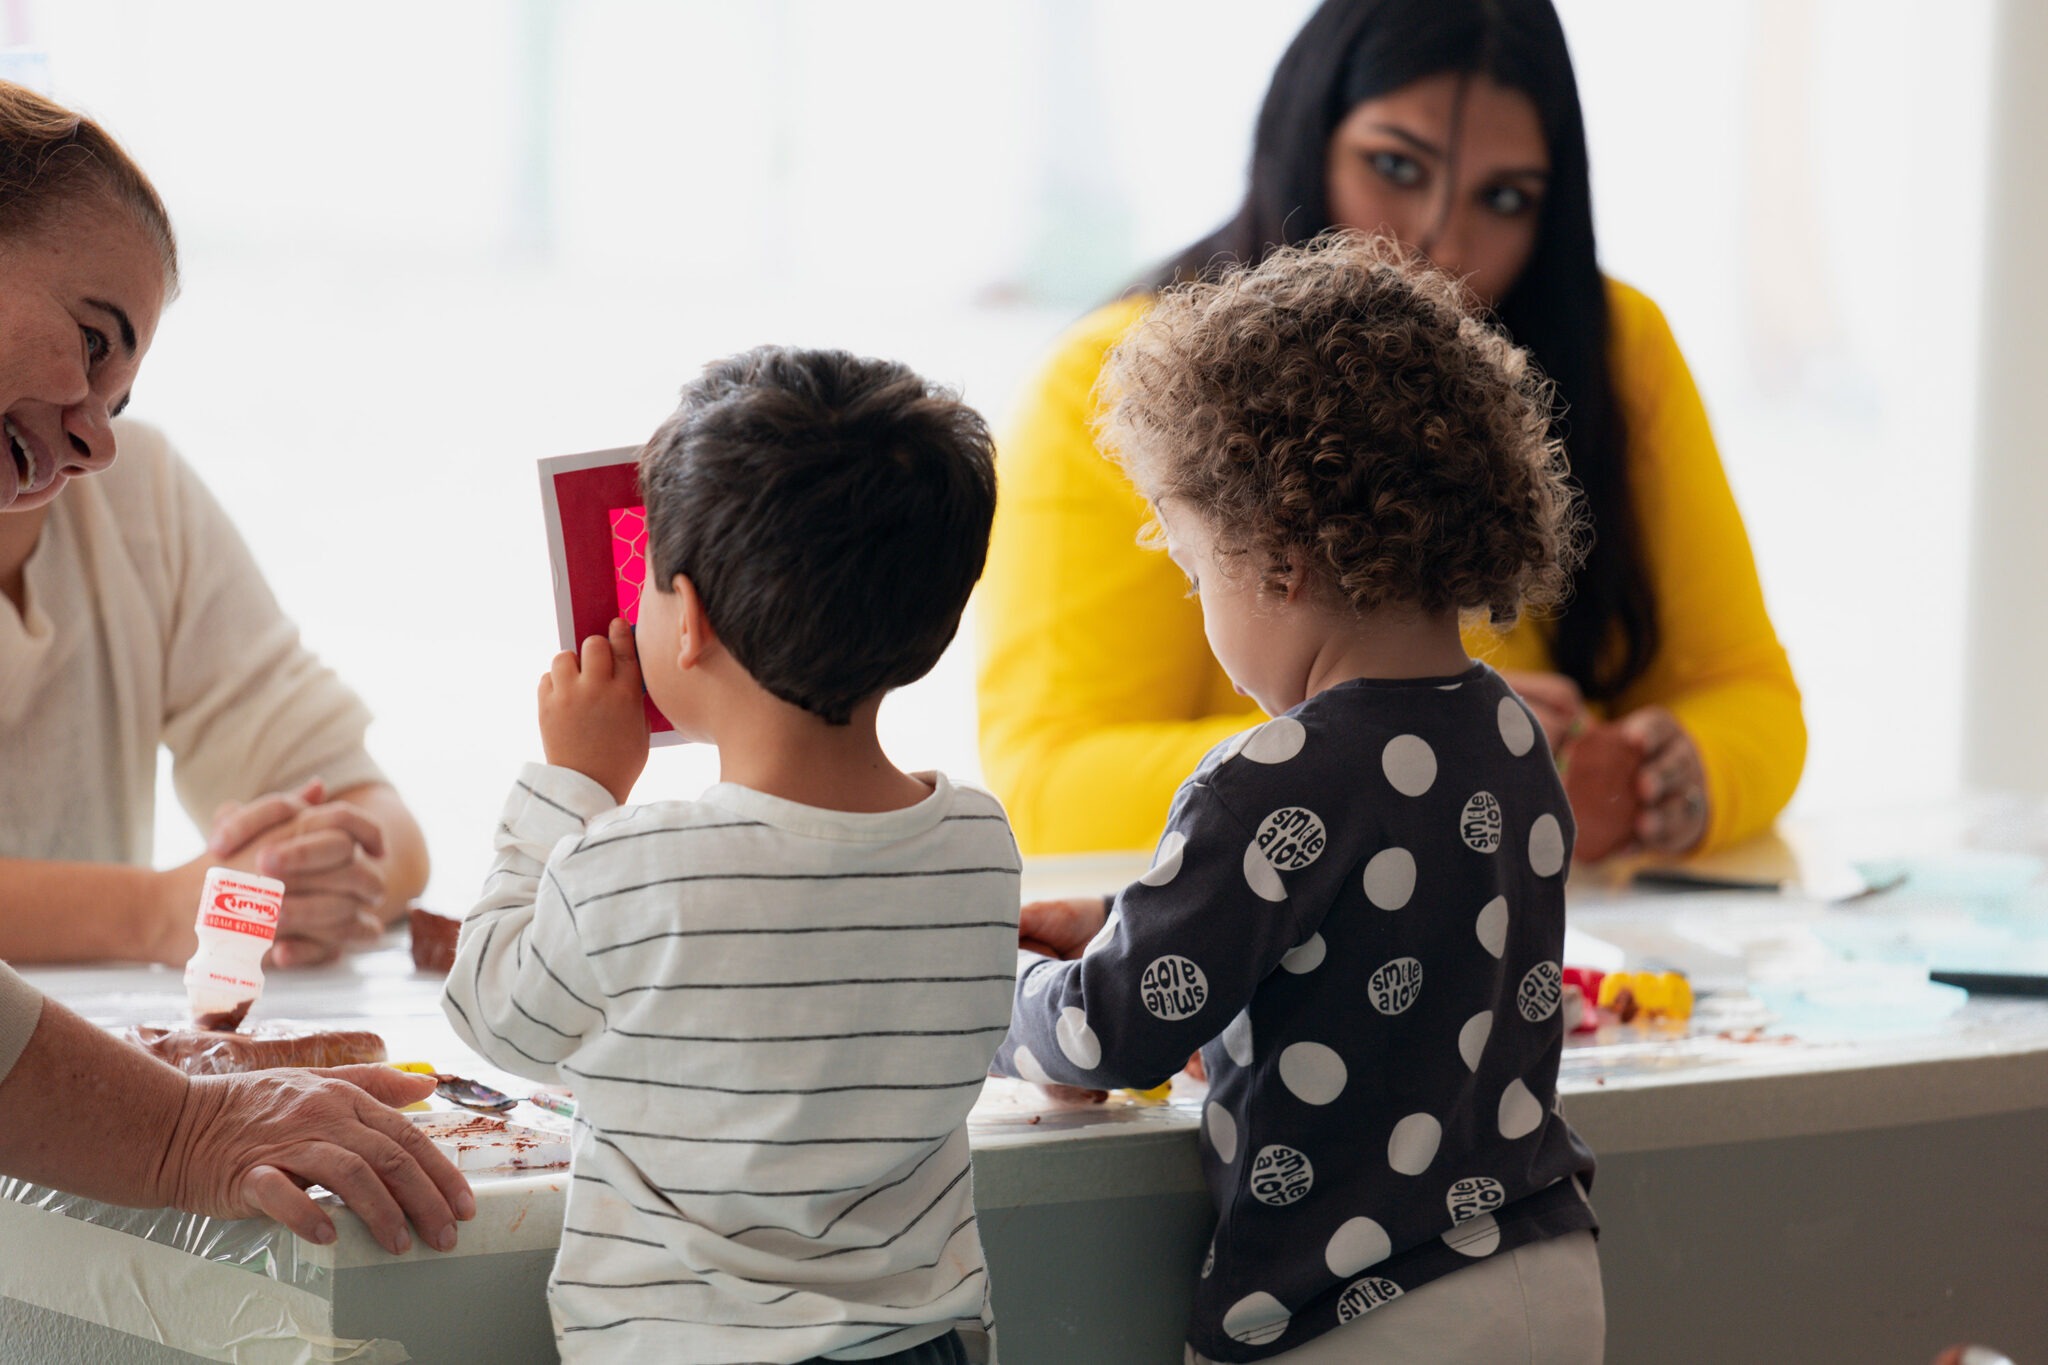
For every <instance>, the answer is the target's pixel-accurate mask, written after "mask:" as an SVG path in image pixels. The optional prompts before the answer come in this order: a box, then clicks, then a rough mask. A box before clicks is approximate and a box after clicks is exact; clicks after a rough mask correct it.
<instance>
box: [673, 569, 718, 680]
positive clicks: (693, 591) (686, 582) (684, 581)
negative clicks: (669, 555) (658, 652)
mask: <svg viewBox="0 0 2048 1365" xmlns="http://www.w3.org/2000/svg"><path fill="white" fill-rule="evenodd" d="M668 586H669V591H670V592H673V593H674V594H675V595H676V619H677V623H678V625H679V626H680V629H679V630H677V632H676V666H677V667H679V668H695V667H696V666H697V665H698V664H699V663H702V662H703V660H704V654H705V651H707V650H709V649H711V648H712V647H713V646H715V645H716V644H717V643H718V636H717V634H716V633H715V632H713V631H712V629H711V618H710V617H709V616H706V615H705V614H704V600H703V599H702V598H700V597H698V596H697V585H696V584H695V583H692V582H691V581H690V576H689V575H688V574H686V573H679V574H677V575H676V576H675V577H674V578H672V579H670V580H669V585H668Z"/></svg>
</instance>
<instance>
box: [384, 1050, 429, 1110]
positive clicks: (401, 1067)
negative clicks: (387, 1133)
mask: <svg viewBox="0 0 2048 1365" xmlns="http://www.w3.org/2000/svg"><path fill="white" fill-rule="evenodd" d="M391 1069H392V1070H393V1071H410V1072H412V1073H413V1074H414V1075H417V1076H438V1075H440V1074H441V1069H440V1068H439V1067H437V1066H435V1065H434V1064H433V1063H432V1062H393V1063H391ZM431 1108H433V1106H432V1105H430V1104H428V1103H427V1102H426V1101H425V1100H414V1101H413V1102H412V1103H411V1104H408V1105H406V1106H404V1107H403V1108H401V1109H400V1110H399V1111H398V1112H399V1113H401V1114H411V1113H414V1112H418V1111H425V1110H428V1109H431Z"/></svg>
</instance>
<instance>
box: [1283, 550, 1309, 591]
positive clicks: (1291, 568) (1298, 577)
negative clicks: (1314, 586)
mask: <svg viewBox="0 0 2048 1365" xmlns="http://www.w3.org/2000/svg"><path fill="white" fill-rule="evenodd" d="M1307 590H1308V572H1307V570H1305V569H1303V568H1302V566H1301V551H1299V550H1289V551H1288V552H1287V595H1286V596H1285V597H1284V598H1282V599H1281V600H1282V601H1285V602H1289V603H1292V602H1299V601H1300V600H1301V595H1302V594H1303V593H1304V592H1306V591H1307Z"/></svg>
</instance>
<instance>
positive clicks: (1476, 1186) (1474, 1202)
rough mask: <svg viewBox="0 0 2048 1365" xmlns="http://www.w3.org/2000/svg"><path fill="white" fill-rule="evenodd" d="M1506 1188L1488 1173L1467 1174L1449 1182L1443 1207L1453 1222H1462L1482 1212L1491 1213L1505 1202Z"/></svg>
mask: <svg viewBox="0 0 2048 1365" xmlns="http://www.w3.org/2000/svg"><path fill="white" fill-rule="evenodd" d="M1507 1197H1508V1194H1507V1190H1506V1189H1505V1188H1503V1187H1502V1185H1501V1183H1500V1182H1499V1181H1498V1180H1495V1179H1494V1178H1493V1177H1492V1176H1490V1175H1469V1176H1466V1177H1465V1178H1464V1179H1463V1180H1454V1181H1452V1182H1451V1188H1450V1190H1449V1192H1448V1193H1446V1194H1445V1195H1444V1207H1445V1208H1447V1209H1449V1210H1450V1212H1451V1221H1452V1222H1453V1223H1463V1222H1466V1221H1468V1220H1470V1219H1473V1218H1477V1217H1478V1216H1479V1215H1480V1214H1482V1213H1491V1212H1493V1211H1494V1210H1495V1209H1497V1208H1499V1207H1500V1206H1501V1205H1502V1204H1504V1203H1506V1202H1507Z"/></svg>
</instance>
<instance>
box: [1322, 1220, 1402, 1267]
mask: <svg viewBox="0 0 2048 1365" xmlns="http://www.w3.org/2000/svg"><path fill="white" fill-rule="evenodd" d="M1393 1254H1394V1243H1393V1239H1392V1238H1390V1237H1388V1236H1387V1230H1386V1229H1385V1228H1383V1227H1381V1226H1380V1225H1379V1224H1378V1223H1375V1222H1373V1221H1372V1219H1370V1218H1353V1219H1350V1220H1348V1221H1347V1222H1346V1223H1345V1224H1344V1226H1342V1227H1340V1228H1338V1229H1337V1232H1336V1235H1335V1236H1333V1237H1331V1238H1330V1245H1329V1246H1328V1247H1326V1248H1324V1250H1323V1263H1324V1264H1325V1265H1327V1266H1329V1267H1330V1273H1331V1274H1332V1275H1335V1276H1337V1277H1338V1278H1339V1279H1343V1278H1345V1277H1346V1276H1349V1275H1356V1274H1357V1273H1358V1272H1359V1271H1361V1270H1364V1269H1366V1268H1367V1267H1368V1266H1376V1265H1378V1264H1379V1263H1380V1262H1381V1261H1384V1260H1386V1259H1387V1257H1389V1256H1391V1255H1393Z"/></svg>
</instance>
